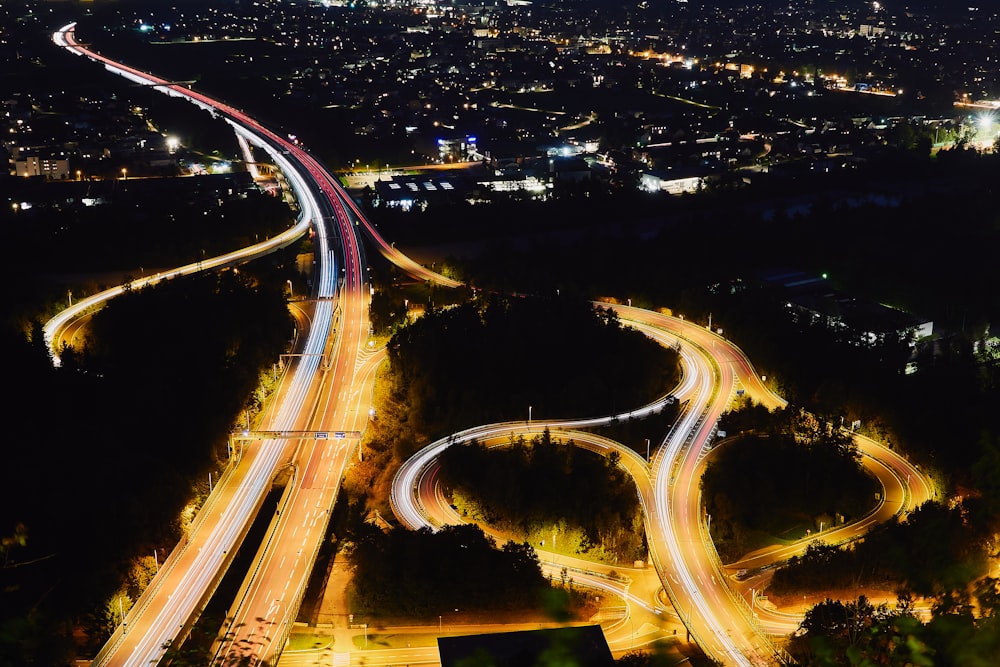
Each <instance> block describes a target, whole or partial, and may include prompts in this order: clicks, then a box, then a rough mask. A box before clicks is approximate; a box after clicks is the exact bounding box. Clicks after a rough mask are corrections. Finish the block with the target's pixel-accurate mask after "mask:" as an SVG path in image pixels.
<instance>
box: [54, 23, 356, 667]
mask: <svg viewBox="0 0 1000 667" xmlns="http://www.w3.org/2000/svg"><path fill="white" fill-rule="evenodd" d="M74 25H75V24H72V23H71V24H68V25H66V26H64V27H63V28H61V29H60V30H59V31H57V32H56V33H55V34H54V35H53V41H54V42H55V43H56V44H57V45H59V46H62V47H64V48H67V49H70V50H72V52H74V53H76V54H78V55H87V56H88V57H90V58H92V59H94V60H97V61H100V62H103V63H104V64H105V66H106V67H107V69H109V70H110V71H112V72H115V73H117V74H120V75H122V76H125V77H126V78H128V79H130V80H133V81H136V82H138V83H140V84H143V85H148V84H150V83H155V84H158V85H155V86H154V87H155V88H156V89H157V90H160V91H161V92H165V93H167V94H170V95H172V96H179V97H185V98H186V99H188V100H190V101H192V102H193V103H195V104H196V105H198V106H200V107H202V108H206V109H208V110H210V111H211V112H212V113H213V115H214V114H216V113H218V111H217V110H216V109H214V108H213V107H212V106H211V105H210V104H208V102H207V101H206V100H208V98H206V97H204V96H201V95H197V94H195V93H190V94H189V93H187V92H185V90H186V89H182V88H180V87H178V86H174V85H163V84H165V83H166V82H164V81H163V80H162V79H158V78H156V77H152V76H149V75H143V74H142V73H139V72H137V71H136V70H132V69H131V68H124V67H121V66H118V65H117V64H114V63H112V62H111V61H109V60H107V59H105V58H103V57H101V56H98V55H96V54H94V53H92V52H90V51H89V50H86V49H83V48H82V47H80V46H78V45H77V44H76V43H75V40H73V39H72V38H71V37H69V35H70V31H71V30H72V29H73V27H74ZM227 109H228V107H227ZM230 110H231V109H230ZM232 111H235V110H232ZM238 118H239V120H237V119H238ZM225 119H226V121H227V122H229V124H230V125H231V126H232V127H233V128H234V130H235V131H236V132H237V134H238V135H239V136H241V137H243V138H245V139H246V140H248V141H250V142H251V143H253V144H254V145H256V146H258V147H260V148H262V149H263V150H265V151H266V152H267V153H268V154H269V155H270V157H271V158H272V159H273V160H274V162H275V163H276V164H277V165H278V166H279V168H280V169H281V170H282V171H283V173H284V174H285V176H286V177H287V178H288V180H289V182H290V183H291V186H292V189H293V191H294V192H295V195H296V198H297V200H298V201H299V204H300V207H301V214H300V216H299V222H298V223H297V224H296V225H295V226H294V227H293V228H291V229H290V230H287V231H286V232H284V233H283V234H281V235H279V236H278V237H276V238H275V239H272V240H270V241H267V242H265V243H262V244H256V245H255V246H251V247H250V248H248V249H243V250H239V251H234V252H232V253H227V254H225V255H222V256H220V257H215V258H211V259H206V260H203V261H200V262H194V263H191V264H188V265H186V266H183V267H180V268H177V269H174V270H172V271H168V272H163V273H160V274H157V275H156V276H151V277H149V278H145V279H141V280H137V281H133V282H132V286H133V287H134V286H144V285H147V284H154V283H156V282H158V281H159V280H163V279H166V278H171V277H175V276H181V275H187V274H190V273H195V272H197V271H202V270H207V269H211V268H216V267H219V266H225V265H228V264H232V263H236V262H239V261H241V260H245V259H247V258H249V257H252V256H254V255H255V254H260V253H261V252H262V251H265V250H269V249H274V248H280V247H284V246H286V245H289V244H290V243H292V242H294V241H295V240H297V239H298V238H300V237H301V236H302V235H303V234H304V233H305V232H306V231H307V230H308V228H309V226H310V224H312V223H313V222H315V223H317V224H315V230H316V239H315V242H316V243H317V244H318V250H317V256H318V257H319V258H320V262H319V263H318V264H319V265H318V269H317V270H318V272H319V280H318V281H317V283H318V285H317V289H316V296H317V297H318V301H317V304H316V313H315V316H314V318H313V325H312V326H311V328H310V331H309V336H308V338H307V340H306V343H305V354H304V356H303V357H302V359H301V361H300V362H299V363H297V364H296V366H295V371H294V374H293V376H292V379H291V381H290V383H289V390H288V393H287V395H286V399H285V400H284V401H283V402H282V403H281V406H280V407H279V409H278V412H277V415H276V417H275V420H274V430H278V431H281V430H290V428H291V426H292V425H293V423H294V418H295V416H296V415H297V414H298V412H299V410H300V409H301V406H302V404H303V402H304V398H305V395H306V393H307V389H308V387H309V384H310V382H311V380H312V377H313V376H314V375H315V373H316V371H317V369H318V367H319V364H320V359H321V355H322V353H323V350H324V346H325V342H326V339H327V336H328V334H329V330H330V327H331V324H332V320H333V310H334V305H333V302H334V297H335V296H336V286H337V281H336V276H337V271H336V266H335V263H334V261H333V252H332V251H331V250H330V249H329V241H328V236H327V231H326V225H325V224H322V216H321V215H320V214H319V211H320V207H319V205H318V203H317V201H316V199H315V196H314V194H313V192H312V189H311V187H309V186H308V185H307V183H306V177H305V176H303V175H302V174H301V173H300V170H299V167H297V166H295V165H294V164H293V163H292V162H291V161H290V160H289V159H287V158H286V157H285V155H284V154H283V153H282V150H281V148H282V147H283V148H285V149H288V148H291V146H290V145H285V146H283V144H282V142H281V140H280V139H278V138H277V137H276V135H274V134H273V133H268V132H266V131H264V130H263V128H261V127H260V126H259V125H257V124H256V123H255V122H253V121H252V120H249V119H246V117H245V116H242V114H238V113H236V114H229V115H227V116H226V117H225ZM248 121H249V122H248ZM268 135H270V136H268ZM285 143H287V142H285ZM302 154H304V152H302ZM305 166H306V167H307V168H310V169H313V168H315V162H312V163H306V164H305ZM123 291H124V287H117V288H112V289H109V290H105V291H104V292H101V293H100V294H97V295H94V296H92V297H90V298H89V299H84V300H82V301H80V302H78V303H77V304H76V305H75V306H74V307H73V308H69V309H67V310H65V311H63V312H62V313H60V314H59V315H57V316H56V317H55V318H53V319H52V320H50V321H49V322H47V323H46V325H45V327H44V330H45V333H46V337H47V342H48V343H49V345H50V346H51V343H52V340H53V338H52V337H53V335H54V333H55V332H56V331H58V330H60V328H61V327H63V326H65V324H66V323H67V322H69V321H71V320H72V319H73V318H75V317H78V316H79V315H80V314H82V313H83V312H85V311H86V310H87V309H89V308H92V307H94V306H97V305H100V304H101V303H103V302H104V301H106V300H108V299H110V298H113V297H114V296H117V295H119V294H121V293H122V292H123ZM54 361H56V363H58V359H57V358H56V359H54ZM285 442H286V441H285V440H283V439H267V440H264V441H263V442H262V443H261V448H260V454H259V455H258V456H256V457H255V458H254V459H253V461H252V464H251V466H250V469H249V470H248V473H247V478H246V480H247V481H246V482H245V483H243V484H241V485H239V486H238V487H237V489H236V491H235V494H234V497H233V500H232V502H231V503H230V505H229V506H227V507H226V509H225V511H224V513H223V516H224V517H225V520H224V521H221V522H220V523H218V524H217V526H216V528H215V530H212V531H211V532H210V533H209V534H208V535H207V536H206V537H205V539H204V543H203V544H201V546H199V547H198V551H197V555H196V559H195V563H194V564H192V565H191V566H189V567H187V568H186V570H185V571H184V575H183V577H182V578H181V580H180V581H179V582H178V584H177V585H176V586H175V587H174V589H173V593H172V594H171V595H169V596H168V600H167V602H166V604H165V605H164V607H163V609H162V611H160V612H159V613H158V614H157V616H156V617H155V619H154V620H152V621H151V622H149V626H148V627H149V629H148V631H147V632H145V633H144V634H143V636H142V638H141V639H140V640H139V641H138V642H137V644H136V647H135V649H134V650H133V651H132V652H131V653H130V655H128V656H125V657H121V656H118V655H117V654H116V649H117V647H118V646H119V645H120V644H121V643H122V641H123V640H124V638H125V632H124V629H125V627H127V626H122V627H120V629H119V630H121V631H116V633H115V634H114V635H113V636H112V638H111V639H110V640H109V641H108V643H107V644H106V645H105V646H104V647H103V648H102V650H101V652H100V653H99V654H98V656H97V658H95V660H94V662H93V664H94V665H104V664H108V663H110V662H112V661H115V664H127V665H137V666H139V665H143V666H144V665H148V664H153V663H155V662H157V661H158V660H159V658H160V656H162V654H163V651H164V645H165V644H166V643H167V642H169V641H171V640H172V639H173V638H174V637H175V636H176V635H177V634H178V632H179V631H181V630H182V629H183V628H184V626H185V625H186V624H187V622H188V621H189V619H190V618H191V617H192V616H193V614H194V612H195V610H196V608H197V606H198V605H199V604H200V603H201V602H202V600H203V599H204V597H205V595H206V592H207V591H208V590H209V589H210V588H211V586H212V585H213V584H214V582H215V581H216V578H217V573H218V571H219V570H220V568H221V566H222V564H223V561H224V559H225V558H226V557H227V554H228V553H229V552H230V551H231V550H232V548H233V547H234V545H235V544H236V542H237V540H238V539H239V537H240V535H241V533H242V531H243V529H244V526H245V525H246V521H247V520H248V518H249V517H250V516H252V514H253V513H254V512H255V510H256V507H257V506H258V504H259V500H260V499H261V498H262V497H263V495H264V493H266V490H267V488H268V487H269V484H270V477H271V474H273V471H274V469H275V467H276V465H277V462H278V457H279V455H280V453H281V452H282V450H283V449H284V445H285ZM214 508H215V503H214V497H213V496H210V498H209V501H208V502H207V503H206V505H205V506H204V507H203V508H202V509H201V510H200V511H199V513H198V515H197V516H196V518H195V524H194V526H192V530H196V529H197V527H198V526H200V525H201V524H202V523H203V522H204V518H205V517H206V516H207V515H208V514H209V513H210V512H212V511H213V510H214ZM180 548H181V549H182V550H183V551H184V552H186V551H187V549H188V548H189V547H188V546H187V545H185V546H183V547H180ZM168 571H169V570H167V569H166V568H165V569H163V570H161V572H163V576H158V577H156V578H154V580H153V582H152V583H151V585H150V586H149V587H148V588H147V590H146V591H145V592H144V593H143V595H142V596H140V598H139V600H138V601H137V603H136V605H135V607H133V609H132V610H130V612H129V614H128V615H127V616H126V623H128V622H131V623H133V625H134V623H135V620H136V618H137V617H138V616H139V615H141V614H142V613H143V612H144V611H145V609H147V608H148V607H149V605H150V603H151V602H152V601H153V599H154V597H155V596H156V595H157V593H159V590H160V588H161V585H162V582H163V580H164V576H165V575H166V574H167V573H168Z"/></svg>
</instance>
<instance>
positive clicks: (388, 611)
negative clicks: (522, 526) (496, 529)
mask: <svg viewBox="0 0 1000 667" xmlns="http://www.w3.org/2000/svg"><path fill="white" fill-rule="evenodd" d="M362 525H363V526H364V527H366V529H365V528H362V529H360V530H359V531H358V532H356V534H355V535H354V541H353V543H352V547H351V551H350V554H349V555H350V560H351V564H352V566H353V567H354V576H353V577H352V580H351V589H350V592H349V595H350V600H351V609H352V610H353V611H354V613H355V614H377V615H379V616H393V615H397V616H430V615H433V614H441V613H442V612H451V611H452V610H454V609H462V610H466V611H468V610H470V609H476V610H481V609H493V610H504V609H508V610H525V609H541V608H542V606H543V604H544V603H545V601H546V594H547V592H548V591H549V590H550V589H549V584H548V581H547V580H546V579H545V577H544V576H543V575H542V571H541V566H540V565H539V563H538V557H537V556H536V555H535V550H534V549H533V548H532V547H531V546H529V545H528V544H523V543H522V544H516V543H514V542H507V543H505V544H504V545H503V547H501V548H497V547H496V544H495V543H494V542H493V540H492V539H491V538H489V537H487V536H486V535H485V534H484V533H483V531H482V529H481V528H479V527H478V526H474V525H471V524H466V525H460V526H446V527H444V528H442V529H441V530H439V531H437V532H433V531H431V530H430V529H422V530H418V531H410V530H405V529H401V528H397V529H394V530H391V531H388V532H383V531H382V530H380V529H378V528H376V527H374V526H371V525H369V524H362Z"/></svg>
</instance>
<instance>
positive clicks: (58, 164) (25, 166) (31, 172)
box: [11, 151, 69, 181]
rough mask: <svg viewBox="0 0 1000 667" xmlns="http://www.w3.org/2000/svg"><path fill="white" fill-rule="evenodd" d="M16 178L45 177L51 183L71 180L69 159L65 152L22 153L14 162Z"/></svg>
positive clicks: (13, 171) (13, 172)
mask: <svg viewBox="0 0 1000 667" xmlns="http://www.w3.org/2000/svg"><path fill="white" fill-rule="evenodd" d="M13 166H14V169H13V170H12V172H11V173H12V174H13V175H15V176H24V177H28V176H44V177H45V178H46V179H47V180H50V181H61V180H65V179H67V178H69V158H67V157H66V153H65V152H61V151H60V152H56V151H52V152H49V153H21V154H20V155H19V156H18V157H17V158H15V159H14V160H13Z"/></svg>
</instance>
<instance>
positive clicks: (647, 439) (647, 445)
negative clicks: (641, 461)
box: [646, 438, 649, 462]
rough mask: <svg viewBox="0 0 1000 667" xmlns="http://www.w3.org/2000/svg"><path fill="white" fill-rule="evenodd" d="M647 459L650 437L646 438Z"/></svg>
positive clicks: (647, 457) (647, 459)
mask: <svg viewBox="0 0 1000 667" xmlns="http://www.w3.org/2000/svg"><path fill="white" fill-rule="evenodd" d="M646 461H647V462H648V461H649V438H646Z"/></svg>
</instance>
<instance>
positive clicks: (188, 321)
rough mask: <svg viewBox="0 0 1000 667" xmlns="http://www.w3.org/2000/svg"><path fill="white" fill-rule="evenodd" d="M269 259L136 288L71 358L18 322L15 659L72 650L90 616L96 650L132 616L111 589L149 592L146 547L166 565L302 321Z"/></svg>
mask: <svg viewBox="0 0 1000 667" xmlns="http://www.w3.org/2000/svg"><path fill="white" fill-rule="evenodd" d="M255 268H257V269H258V270H256V271H255V270H254V268H252V267H249V266H248V267H245V268H243V269H241V270H240V271H239V273H237V272H234V271H227V272H224V273H222V274H221V275H219V276H214V275H211V276H205V277H202V278H188V279H182V280H171V281H166V282H164V283H161V284H160V285H158V286H156V287H151V288H145V289H142V290H141V291H139V290H136V291H135V292H132V293H128V294H125V295H123V296H122V297H120V298H119V299H116V300H114V301H112V302H111V303H110V304H109V305H107V306H106V307H105V309H103V310H102V311H100V312H99V313H98V314H97V315H96V316H95V317H94V319H93V323H92V332H93V333H92V334H90V335H88V340H90V344H89V345H88V346H87V347H86V348H85V349H80V350H74V351H69V350H66V351H64V354H63V355H62V358H63V365H62V367H60V368H54V367H53V366H52V365H51V363H50V362H49V359H48V356H47V354H46V352H45V350H44V344H43V343H42V337H41V332H40V331H39V330H36V331H35V332H34V335H33V338H32V342H27V341H22V342H20V343H18V335H17V334H10V335H9V336H8V337H9V338H10V340H9V341H7V342H8V347H7V350H8V352H9V356H8V362H9V364H11V370H13V371H14V373H13V377H16V378H17V384H18V386H19V390H18V391H15V392H9V395H8V396H7V398H6V400H7V404H6V405H7V409H8V410H9V414H12V415H17V418H16V419H12V420H10V423H9V424H8V426H7V433H8V436H9V441H10V442H11V443H14V444H15V446H11V447H8V448H7V451H6V454H5V460H6V469H7V470H8V471H11V472H12V473H13V474H9V475H7V476H6V479H5V483H4V485H3V486H2V491H0V493H2V496H0V508H2V510H0V527H2V528H0V530H2V536H3V537H4V540H5V541H4V544H3V553H2V560H0V579H2V593H0V599H2V603H0V610H2V611H0V664H3V665H24V664H30V663H32V662H34V663H35V664H59V663H60V662H63V661H66V660H69V659H70V658H71V657H72V655H73V652H74V647H73V640H72V639H71V636H72V633H73V630H74V628H83V629H84V631H85V633H86V635H87V637H88V640H87V641H86V642H85V643H86V644H87V645H86V646H84V647H82V650H83V651H84V653H85V654H86V652H87V651H93V650H95V648H96V646H97V645H98V644H99V642H101V641H102V640H103V638H104V636H106V635H105V634H104V633H106V632H107V631H108V630H109V629H110V627H113V625H114V624H115V621H114V619H115V618H116V617H117V613H118V603H117V598H116V599H114V600H111V601H110V602H109V598H110V597H111V596H112V595H115V594H116V591H118V592H120V593H121V594H123V595H124V596H125V602H126V605H127V603H128V602H129V601H130V600H134V599H135V598H136V597H137V596H138V594H139V592H140V591H141V585H142V582H143V579H144V577H148V576H149V575H148V573H147V574H143V573H142V571H141V570H142V568H139V569H138V570H137V569H136V562H137V561H138V560H140V559H142V560H147V561H149V563H148V565H149V566H150V569H152V565H153V562H152V561H153V554H154V550H158V553H159V558H160V560H161V561H162V559H163V557H164V556H165V554H166V553H167V552H168V550H169V549H170V548H172V547H173V545H174V543H175V542H176V540H177V539H178V537H179V536H180V535H181V532H182V531H183V529H184V526H185V519H184V518H183V517H182V512H181V510H182V509H183V507H184V506H185V505H186V504H188V503H190V502H192V501H193V500H195V499H196V498H197V497H198V496H199V495H200V494H203V493H204V492H205V491H207V488H203V487H207V486H208V483H207V475H208V473H209V472H213V473H214V474H216V475H218V472H219V470H220V468H219V466H220V465H224V459H225V456H226V446H225V443H226V437H227V433H228V431H229V430H230V428H231V426H232V424H233V422H234V421H235V420H236V418H237V415H238V414H240V413H241V412H242V408H243V407H244V405H245V403H244V401H245V400H246V397H247V396H248V395H250V394H251V393H252V392H253V390H254V389H255V388H256V387H257V386H258V384H259V374H260V373H261V372H262V371H264V370H267V371H270V370H271V366H272V363H273V362H274V361H276V360H277V357H278V355H279V353H280V352H282V351H283V350H284V346H285V344H286V343H287V340H288V339H289V337H290V336H291V330H292V323H291V321H290V317H289V315H288V311H287V307H286V304H285V298H284V294H283V292H282V284H283V283H282V282H281V281H279V280H277V279H275V277H274V275H273V274H274V272H275V269H274V268H272V267H270V266H269V265H268V264H267V263H266V262H262V263H260V266H259V267H255ZM217 458H218V459H222V461H221V462H219V463H217ZM197 480H204V482H198V481H197ZM11 536H14V537H15V539H14V540H13V541H11V542H10V544H8V543H7V538H8V537H11ZM123 582H124V584H123Z"/></svg>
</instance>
